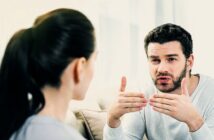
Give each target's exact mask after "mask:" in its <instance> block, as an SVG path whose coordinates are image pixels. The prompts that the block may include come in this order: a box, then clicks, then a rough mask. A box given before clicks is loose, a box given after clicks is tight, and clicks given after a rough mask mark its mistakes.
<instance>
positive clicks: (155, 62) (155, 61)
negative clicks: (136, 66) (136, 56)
mask: <svg viewBox="0 0 214 140" xmlns="http://www.w3.org/2000/svg"><path fill="white" fill-rule="evenodd" d="M151 62H152V63H153V64H158V63H160V60H159V59H152V60H151Z"/></svg>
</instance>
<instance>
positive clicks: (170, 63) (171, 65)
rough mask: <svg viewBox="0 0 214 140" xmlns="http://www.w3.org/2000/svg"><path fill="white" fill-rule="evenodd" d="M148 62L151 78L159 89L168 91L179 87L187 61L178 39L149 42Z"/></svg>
mask: <svg viewBox="0 0 214 140" xmlns="http://www.w3.org/2000/svg"><path fill="white" fill-rule="evenodd" d="M148 62H149V69H150V74H151V77H152V80H153V82H154V84H155V86H156V88H157V89H158V90H159V91H161V92H166V93H169V92H172V91H174V90H176V89H178V88H179V87H180V85H181V80H182V79H183V78H184V77H185V76H186V73H187V61H186V58H185V56H184V54H183V52H182V46H181V44H180V43H179V42H178V41H170V42H166V43H164V44H159V43H150V44H149V45H148ZM188 72H189V71H188Z"/></svg>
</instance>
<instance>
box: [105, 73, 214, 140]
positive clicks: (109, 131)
mask: <svg viewBox="0 0 214 140" xmlns="http://www.w3.org/2000/svg"><path fill="white" fill-rule="evenodd" d="M154 92H155V89H154V87H152V88H150V89H148V90H147V91H146V92H145V94H146V96H147V98H149V97H150V96H151V95H152V94H154ZM190 98H191V100H192V103H193V105H194V106H195V107H196V108H197V110H198V112H199V113H200V114H201V115H202V116H203V118H204V121H205V123H204V124H203V125H202V127H201V128H200V129H199V130H197V131H195V132H189V128H188V127H187V125H186V124H185V123H183V122H179V121H177V120H176V119H174V118H172V117H170V116H167V115H165V114H161V113H159V112H156V111H154V110H153V109H152V107H151V106H150V105H149V104H147V106H146V107H145V108H144V109H142V110H141V111H138V112H134V113H128V114H125V115H124V117H123V119H122V126H119V127H118V128H110V127H109V126H108V125H107V124H106V125H105V127H104V140H142V138H143V136H144V135H146V136H147V138H148V140H214V79H212V78H209V77H207V76H204V75H200V80H199V84H198V86H197V88H196V89H195V91H194V92H193V94H192V96H191V97H190Z"/></svg>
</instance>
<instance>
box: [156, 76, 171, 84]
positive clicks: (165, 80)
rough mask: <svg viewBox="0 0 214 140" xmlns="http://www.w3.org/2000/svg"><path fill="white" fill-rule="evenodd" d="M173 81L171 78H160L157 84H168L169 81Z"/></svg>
mask: <svg viewBox="0 0 214 140" xmlns="http://www.w3.org/2000/svg"><path fill="white" fill-rule="evenodd" d="M170 79H171V77H170V76H159V77H158V78H157V82H158V83H161V84H162V83H168V81H169V80H170Z"/></svg>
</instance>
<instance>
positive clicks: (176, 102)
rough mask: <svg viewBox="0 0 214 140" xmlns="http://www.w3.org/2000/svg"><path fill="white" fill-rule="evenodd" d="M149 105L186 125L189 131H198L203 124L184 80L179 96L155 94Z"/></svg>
mask: <svg viewBox="0 0 214 140" xmlns="http://www.w3.org/2000/svg"><path fill="white" fill-rule="evenodd" d="M150 105H151V106H153V109H154V110H155V111H157V112H160V113H164V114H166V115H169V116H171V117H173V118H175V119H177V120H178V121H181V122H184V123H186V124H187V125H188V127H189V129H190V131H196V130H198V129H199V128H200V127H201V126H202V124H203V118H202V117H201V116H200V114H199V113H198V112H197V110H196V108H195V107H194V106H193V105H192V103H191V100H190V97H189V93H188V89H187V84H186V79H185V78H184V79H183V80H182V82H181V94H180V95H178V94H166V93H164V94H155V95H154V96H153V97H152V98H151V99H150Z"/></svg>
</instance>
